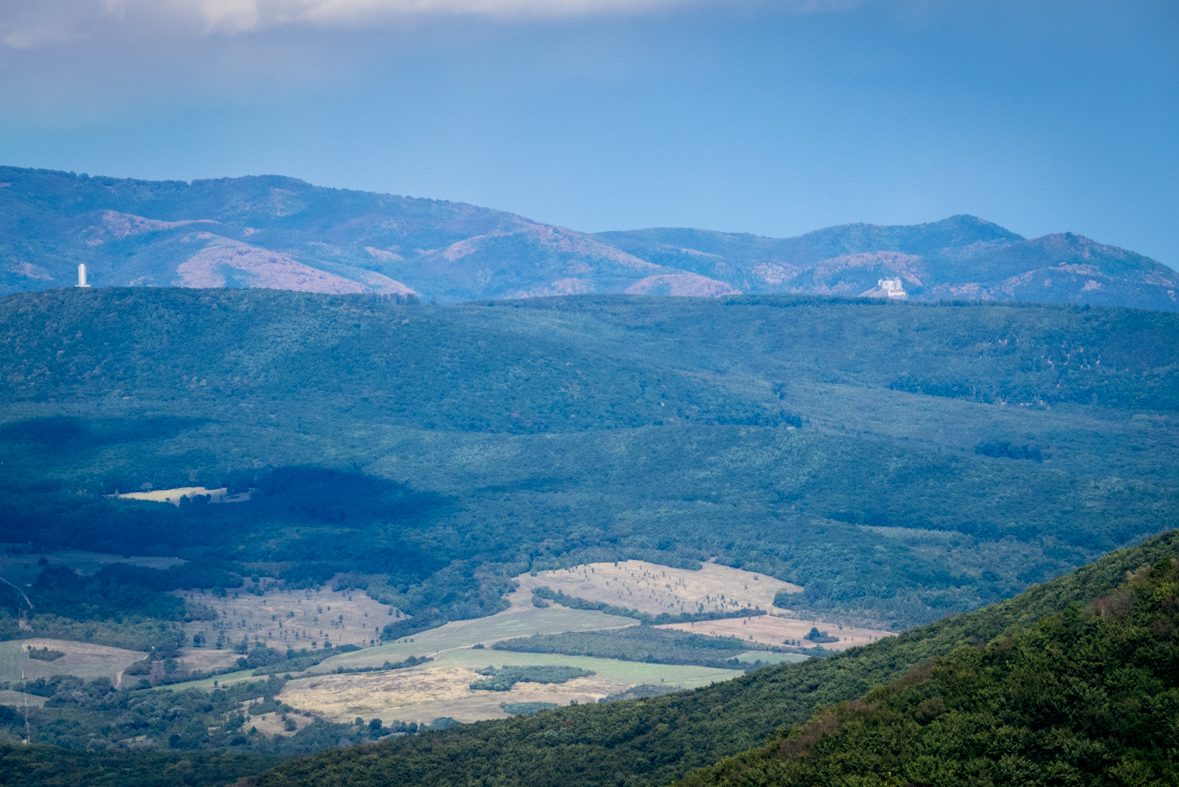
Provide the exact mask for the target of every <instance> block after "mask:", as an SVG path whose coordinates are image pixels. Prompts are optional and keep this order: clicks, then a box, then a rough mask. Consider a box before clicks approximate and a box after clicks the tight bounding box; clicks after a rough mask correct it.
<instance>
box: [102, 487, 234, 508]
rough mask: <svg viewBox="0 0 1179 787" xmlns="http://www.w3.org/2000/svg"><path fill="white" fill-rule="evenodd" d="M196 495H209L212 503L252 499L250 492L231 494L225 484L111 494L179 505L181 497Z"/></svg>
mask: <svg viewBox="0 0 1179 787" xmlns="http://www.w3.org/2000/svg"><path fill="white" fill-rule="evenodd" d="M196 495H208V496H209V498H210V500H209V502H210V503H244V502H245V501H247V500H249V499H250V493H249V492H242V493H240V494H236V495H231V494H229V489H227V488H226V487H224V486H223V487H221V488H220V489H206V488H205V487H203V486H179V487H176V488H175V489H153V490H151V491H149V492H125V493H123V494H120V495H109V497H119V498H123V499H125V500H147V501H150V502H153V503H171V504H172V505H174V506H179V505H180V498H182V497H187V498H189V499H190V500H191V499H192V498H193V497H195V496H196Z"/></svg>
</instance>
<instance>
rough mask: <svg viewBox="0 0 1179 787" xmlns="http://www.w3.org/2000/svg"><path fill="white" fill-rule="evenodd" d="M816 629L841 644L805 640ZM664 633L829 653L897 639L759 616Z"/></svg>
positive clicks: (686, 626) (675, 625)
mask: <svg viewBox="0 0 1179 787" xmlns="http://www.w3.org/2000/svg"><path fill="white" fill-rule="evenodd" d="M812 626H815V627H817V628H818V629H819V631H826V632H827V633H828V634H830V635H831V636H833V637H839V638H840V640H839V642H828V643H823V644H821V645H817V644H816V643H813V642H811V641H810V640H808V639H803V637H805V636H806V635H807V633H808V632H810V630H811V627H812ZM658 628H664V629H677V630H679V631H690V632H692V633H693V634H709V635H712V636H715V637H737V638H738V639H743V640H748V641H749V643H750V645H751V646H753V645H755V644H762V645H781V644H783V642H784V641H785V640H788V639H789V640H797V641H798V642H799V643H800V644H801V646H802V647H816V646H818V647H824V648H827V649H828V650H844V649H846V648H850V647H853V646H855V645H867V644H868V643H869V642H875V641H876V640H878V639H880V638H881V637H892V636H895V635H894V634H893V633H892V632H889V631H877V630H875V629H862V628H852V627H850V626H844V627H843V629H840V628H839V626H838V625H837V624H832V623H819V622H817V621H813V620H799V619H798V618H793V617H786V616H784V615H760V616H758V617H751V618H727V619H725V620H707V621H701V622H699V623H669V624H667V625H664V626H658Z"/></svg>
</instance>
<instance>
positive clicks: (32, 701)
mask: <svg viewBox="0 0 1179 787" xmlns="http://www.w3.org/2000/svg"><path fill="white" fill-rule="evenodd" d="M44 704H45V698H44V697H38V696H37V695H36V694H23V693H21V692H19V691H10V690H8V689H0V705H7V706H8V707H10V708H17V709H18V710H19V709H20V708H23V707H25V705H28V706H29V707H30V708H34V707H36V708H40V707H41V706H42V705H44Z"/></svg>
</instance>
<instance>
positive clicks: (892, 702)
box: [254, 531, 1179, 787]
mask: <svg viewBox="0 0 1179 787" xmlns="http://www.w3.org/2000/svg"><path fill="white" fill-rule="evenodd" d="M1177 542H1179V539H1177V537H1176V532H1175V531H1172V532H1170V533H1168V534H1166V535H1164V536H1162V537H1159V538H1156V539H1153V540H1151V541H1149V542H1147V543H1145V544H1143V545H1141V546H1139V547H1135V548H1133V549H1127V550H1121V551H1119V552H1115V553H1113V554H1111V555H1109V556H1107V557H1105V558H1103V559H1101V560H1100V561H1098V562H1096V563H1095V564H1093V565H1090V566H1086V567H1085V568H1083V569H1081V570H1079V571H1077V572H1076V573H1074V574H1071V575H1068V576H1064V577H1059V578H1057V579H1055V580H1053V581H1052V582H1049V583H1047V584H1045V585H1040V586H1037V587H1035V588H1033V589H1031V590H1029V591H1027V592H1026V593H1023V594H1021V595H1019V596H1017V597H1015V598H1013V599H1010V600H1008V601H1005V602H1002V603H1000V604H996V605H994V606H991V607H987V608H985V609H982V610H978V611H976V612H972V613H969V614H967V615H961V616H958V617H955V618H951V619H947V620H943V621H939V622H937V623H934V624H931V625H929V626H925V627H922V628H919V629H914V630H912V631H909V632H907V633H905V634H904V635H902V636H900V637H896V638H892V639H888V640H882V641H880V642H876V643H873V644H871V645H867V646H865V647H863V648H855V649H853V650H850V651H848V652H846V653H844V654H840V655H838V656H831V657H828V658H825V659H815V660H811V661H808V662H805V663H803V664H796V665H789V666H779V667H770V668H765V669H762V670H759V671H758V672H755V673H753V674H752V675H749V676H746V677H744V678H738V679H735V680H731V681H726V682H724V683H719V684H713V685H712V686H708V687H704V688H701V689H697V690H696V691H694V692H691V693H686V694H673V695H667V696H664V697H659V698H655V699H649V700H634V701H630V702H626V703H616V704H607V705H598V706H590V707H574V708H564V709H559V710H553V711H546V712H544V713H542V714H540V715H539V716H537V717H534V718H528V719H513V720H510V721H495V722H483V723H480V724H476V725H468V726H466V727H463V728H459V729H453V730H449V731H444V732H441V733H438V734H434V735H431V736H429V737H428V738H426V739H425V740H412V741H411V740H405V741H392V742H390V743H388V744H383V745H378V746H375V747H368V748H365V749H359V750H356V749H353V750H342V751H340V750H337V751H333V752H329V753H323V754H320V755H316V756H314V757H310V758H306V759H303V760H299V761H295V762H293V763H289V764H286V765H283V766H279V767H278V768H277V769H275V770H274V771H271V772H269V773H266V774H263V775H262V776H260V777H258V778H257V779H256V781H255V782H254V783H255V784H257V785H259V786H260V787H303V786H304V785H322V784H335V785H341V786H343V785H354V786H355V787H367V785H378V784H415V785H422V787H426V786H427V785H444V784H463V783H476V784H478V783H484V784H487V783H493V784H494V783H501V784H542V783H550V782H553V781H559V782H560V783H562V784H567V785H585V786H587V787H588V785H605V784H611V785H618V784H621V785H641V784H666V783H668V782H669V781H672V780H673V779H676V778H677V777H682V776H684V775H685V774H688V773H689V772H690V771H692V770H693V769H695V768H700V767H702V766H710V765H711V764H712V762H713V761H715V760H717V759H719V758H720V757H722V756H724V755H725V754H727V753H730V752H732V753H736V752H739V751H741V750H742V749H747V748H749V749H752V750H751V751H749V752H748V753H746V754H742V755H739V756H736V757H733V758H731V759H729V760H726V761H724V762H721V763H719V764H717V765H716V766H713V767H706V768H705V769H704V770H703V771H701V772H699V773H696V774H692V775H691V776H690V777H689V778H687V779H685V780H684V782H683V784H685V785H690V786H692V787H696V786H697V785H699V786H700V787H703V786H704V785H734V786H735V785H765V784H783V785H812V784H813V785H825V784H832V783H856V784H871V785H881V786H882V787H883V786H884V785H891V784H898V785H903V784H938V785H941V784H964V785H965V784H1011V783H1035V782H1033V781H1032V779H1033V778H1035V777H1040V778H1048V779H1053V777H1055V779H1056V780H1059V781H1055V783H1062V782H1063V778H1062V777H1064V776H1068V777H1071V781H1069V782H1064V783H1073V784H1103V783H1110V782H1108V781H1106V779H1107V778H1108V776H1110V775H1112V776H1114V777H1116V776H1118V775H1119V774H1124V775H1125V776H1130V777H1136V778H1137V779H1138V780H1137V781H1123V782H1121V783H1135V784H1143V785H1151V784H1166V783H1169V781H1168V780H1167V775H1168V774H1169V775H1170V778H1172V779H1173V778H1174V776H1175V762H1174V759H1173V752H1174V747H1175V746H1176V744H1177V743H1179V740H1177V738H1176V730H1175V728H1174V708H1175V707H1176V705H1175V703H1176V701H1177V696H1176V695H1177V692H1179V687H1177V686H1176V676H1177V675H1179V672H1176V670H1175V665H1176V658H1177V657H1179V654H1177V649H1176V647H1175V642H1174V638H1173V631H1174V626H1175V625H1176V620H1175V616H1176V611H1177V610H1179V606H1176V603H1175V590H1176V568H1175V566H1176V565H1177V564H1179V543H1177ZM992 665H995V667H992ZM988 668H989V669H988ZM861 698H863V699H862V700H861ZM836 703H847V704H844V705H841V706H840V707H837V708H830V707H827V708H826V709H825V706H831V705H835V704H836ZM812 716H814V717H815V718H814V720H813V721H811V722H810V724H807V725H806V726H803V723H804V722H807V721H808V719H811V718H812ZM778 730H781V732H776V731H778ZM766 738H769V739H770V740H769V742H768V743H767V744H765V745H764V746H762V745H761V744H762V742H763V741H764V740H765V739H766ZM754 747H756V748H754ZM890 771H892V772H896V774H897V778H896V779H891V778H890ZM1111 771H1112V773H1110V772H1111ZM1020 777H1022V781H1020V780H1019V779H1020ZM841 778H842V779H846V780H847V781H841V780H840V779H841ZM857 778H858V779H859V780H858V781H853V780H855V779H857ZM1041 783H1043V782H1041ZM1050 783H1051V782H1050ZM1114 783H1117V782H1114Z"/></svg>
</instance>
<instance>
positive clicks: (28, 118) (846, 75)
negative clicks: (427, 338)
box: [0, 0, 1179, 267]
mask: <svg viewBox="0 0 1179 787" xmlns="http://www.w3.org/2000/svg"><path fill="white" fill-rule="evenodd" d="M1177 42H1179V3H1176V2H1175V1H1174V0H1158V1H1148V0H1144V1H1143V2H1136V1H1135V0H1123V1H1122V2H1118V3H1111V2H1108V1H1102V2H1093V1H1091V0H1068V1H1067V2H1064V1H1061V2H1056V1H1054V0H1048V1H1045V2H1039V1H1038V0H1023V1H1022V2H1009V0H985V1H983V0H977V1H976V0H776V1H774V0H728V2H710V1H709V0H54V2H44V0H0V163H3V164H8V165H15V166H25V167H41V168H47V169H58V170H66V171H75V172H86V173H88V174H90V175H109V176H115V177H136V178H145V179H173V180H192V179H197V178H214V177H229V176H238V175H251V174H252V175H257V174H280V175H290V176H294V177H298V178H302V179H304V180H306V181H309V182H311V183H315V184H318V185H324V186H333V187H338V188H351V189H361V190H366V191H379V192H387V193H394V194H405V195H409V196H415V197H430V198H436V199H449V200H454V201H461V202H469V203H473V204H476V205H481V206H486V207H492V208H498V209H501V210H508V211H512V212H515V213H520V214H523V215H525V216H528V217H530V218H533V219H536V220H539V221H544V222H548V223H552V224H558V225H562V226H566V227H571V228H574V229H578V230H582V231H589V232H596V231H603V230H610V229H636V228H641V227H651V226H690V227H700V228H707V229H716V230H724V231H730V232H751V233H756V234H760V235H770V236H779V237H782V236H791V235H798V234H801V233H803V232H808V231H810V230H814V229H819V228H821V227H825V226H830V225H834V224H845V223H850V222H869V223H875V224H912V223H920V222H927V221H937V220H939V219H943V218H946V217H948V216H951V215H954V214H959V213H969V214H973V215H976V216H981V217H983V218H985V219H989V220H991V221H995V222H998V223H999V224H1002V225H1003V226H1005V227H1007V228H1009V229H1011V230H1013V231H1015V232H1018V233H1021V234H1023V235H1025V236H1028V237H1034V236H1038V235H1043V234H1046V233H1049V232H1064V231H1071V232H1076V233H1079V234H1082V235H1085V236H1088V237H1091V238H1094V239H1096V240H1099V241H1101V242H1104V243H1110V244H1113V245H1116V246H1121V247H1124V248H1128V249H1131V250H1133V251H1136V252H1138V253H1141V254H1145V255H1147V256H1150V257H1153V258H1155V259H1157V260H1159V261H1161V262H1163V263H1166V264H1168V265H1170V266H1172V267H1179V44H1177Z"/></svg>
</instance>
